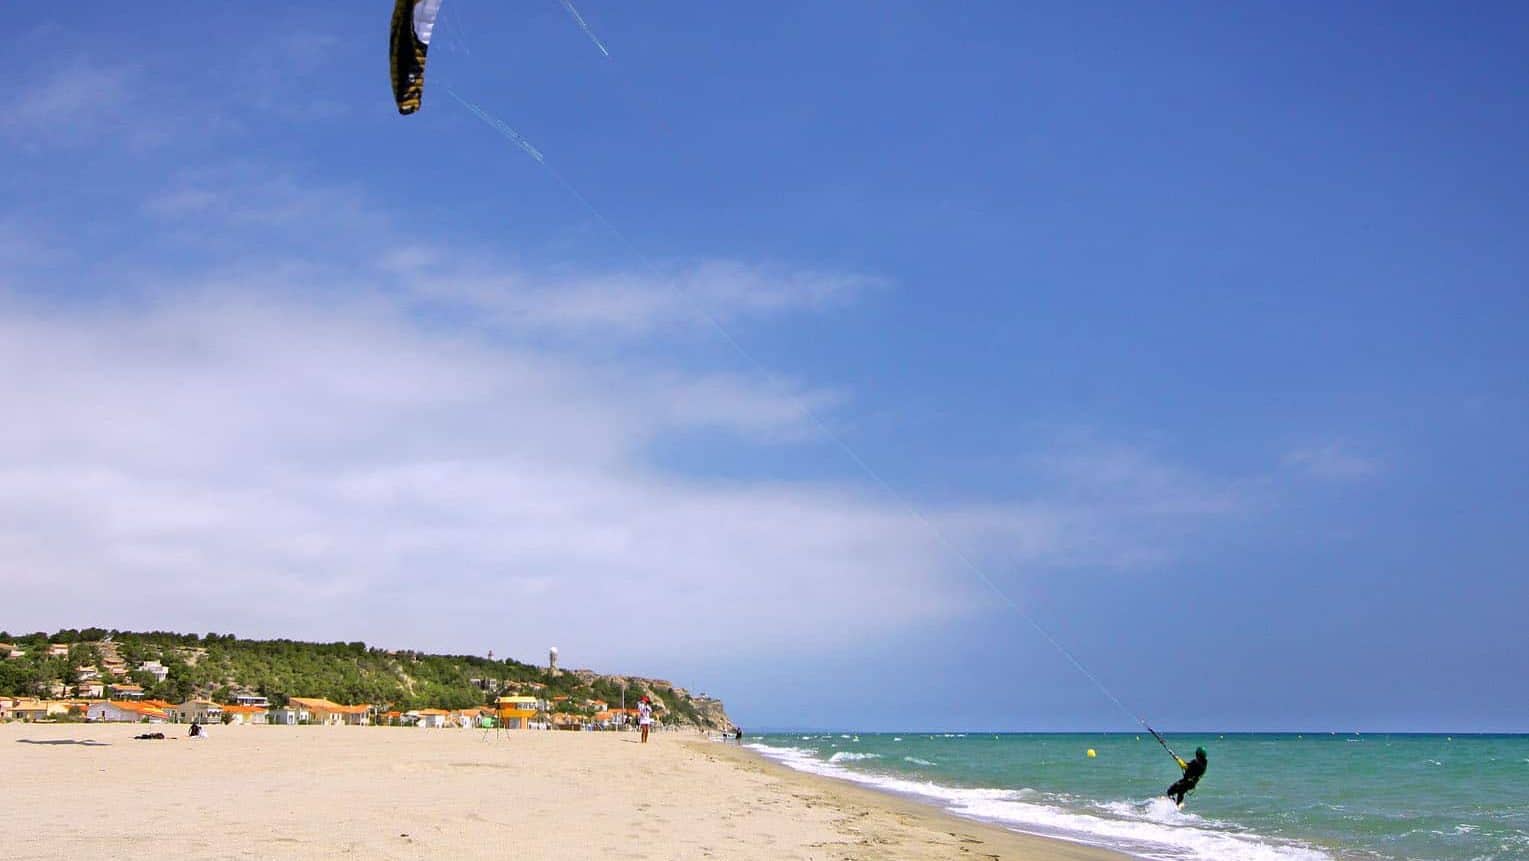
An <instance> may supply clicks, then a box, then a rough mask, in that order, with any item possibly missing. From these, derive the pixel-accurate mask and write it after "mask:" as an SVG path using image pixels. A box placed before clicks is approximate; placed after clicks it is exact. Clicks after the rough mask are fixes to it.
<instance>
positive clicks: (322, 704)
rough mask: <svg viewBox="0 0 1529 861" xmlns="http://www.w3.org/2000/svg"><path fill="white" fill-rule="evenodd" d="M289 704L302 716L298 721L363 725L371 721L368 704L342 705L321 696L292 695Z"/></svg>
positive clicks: (370, 708)
mask: <svg viewBox="0 0 1529 861" xmlns="http://www.w3.org/2000/svg"><path fill="white" fill-rule="evenodd" d="M287 704H288V705H289V706H295V707H296V708H298V709H299V710H300V711H301V712H302V713H303V716H302V717H300V718H299V719H298V722H299V723H323V724H332V725H339V724H346V725H348V726H365V725H367V724H369V723H371V718H370V715H371V711H372V707H371V706H369V705H354V706H344V705H340V704H339V703H337V702H332V701H330V700H327V699H324V698H322V697H292V698H291V699H290V700H288V702H287Z"/></svg>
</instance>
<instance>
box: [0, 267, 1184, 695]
mask: <svg viewBox="0 0 1529 861" xmlns="http://www.w3.org/2000/svg"><path fill="white" fill-rule="evenodd" d="M278 286H279V285H278ZM0 368H4V369H5V371H4V372H3V374H0V402H4V403H5V404H6V405H7V412H8V413H9V414H10V415H11V416H13V417H18V418H23V417H24V420H10V421H5V422H3V423H0V564H3V565H4V569H5V572H6V574H5V576H6V581H7V602H6V603H7V616H8V618H11V619H14V620H16V623H17V624H18V625H19V626H21V627H27V626H31V627H39V626H40V627H48V626H49V625H57V626H65V625H70V626H77V625H81V624H96V623H101V624H108V625H112V626H121V627H154V628H185V629H198V630H200V629H215V630H237V631H240V632H245V633H251V634H269V635H283V636H307V637H316V638H323V639H332V638H345V639H351V638H356V637H362V638H366V639H369V640H372V641H382V642H388V643H394V644H398V645H416V646H420V645H424V646H433V647H436V648H453V649H472V650H475V651H482V650H483V649H486V648H489V647H492V648H495V649H496V650H498V651H500V652H502V653H518V654H535V653H536V652H537V651H539V650H540V649H541V648H542V647H544V646H545V644H546V643H548V642H554V641H555V642H558V643H560V644H562V645H564V646H565V647H566V648H570V649H573V650H575V651H576V652H577V653H579V654H581V655H585V656H588V657H587V661H588V662H590V663H597V664H603V665H612V666H614V665H618V664H621V663H623V662H630V661H632V660H636V659H641V658H646V659H647V660H650V661H657V660H659V656H663V655H671V656H672V655H674V654H675V650H687V649H696V648H703V647H705V646H706V645H707V644H715V643H719V642H726V643H728V644H729V648H730V649H733V650H737V649H750V650H752V649H772V650H782V649H786V650H789V649H809V648H816V647H824V646H833V645H835V644H843V643H846V642H849V641H853V640H856V639H860V638H865V637H876V636H886V635H889V634H891V633H892V632H894V631H896V630H897V629H899V628H901V627H903V626H906V625H910V624H919V623H923V622H928V621H931V620H934V619H938V618H943V617H946V616H949V615H950V614H953V613H961V612H966V611H969V610H970V609H971V608H973V607H975V606H979V605H985V604H987V603H988V602H989V599H988V598H987V597H986V596H985V595H984V594H982V593H981V591H980V588H979V586H978V584H977V582H976V580H975V579H974V578H972V577H971V576H970V574H969V572H967V571H965V570H963V569H962V567H961V565H960V564H959V563H958V562H957V560H956V559H954V558H953V557H952V555H951V554H950V553H949V551H948V549H947V548H944V547H942V546H940V542H939V541H938V540H936V538H935V537H934V535H933V534H932V533H931V532H930V531H929V530H928V529H926V528H925V527H924V526H923V524H922V523H921V522H920V520H919V518H918V517H917V516H914V515H912V514H910V513H907V512H906V511H904V510H903V509H902V508H901V506H900V505H898V504H897V503H896V502H895V501H893V500H887V499H884V498H883V497H881V496H880V495H879V494H877V493H874V492H870V491H861V490H856V489H855V488H853V487H846V486H833V485H827V484H822V483H814V482H806V483H800V482H799V483H780V482H749V483H741V482H724V481H719V480H710V479H706V478H704V477H696V476H682V475H676V474H671V473H665V472H662V471H660V470H657V469H656V468H654V467H653V466H652V465H651V463H650V462H649V461H648V460H647V458H646V456H645V452H646V450H647V449H648V447H649V446H650V445H651V444H652V443H653V442H654V441H655V440H658V439H661V438H663V437H664V436H665V435H666V434H668V433H670V432H673V431H675V430H687V429H693V428H697V427H716V428H721V429H723V430H725V431H728V432H730V433H733V434H736V435H738V436H740V437H742V438H746V439H753V440H756V441H758V442H759V443H761V444H771V443H772V442H774V441H779V440H782V439H797V440H801V439H807V438H811V437H812V435H813V430H812V423H811V420H810V417H809V409H814V408H817V407H819V406H820V405H821V404H822V403H823V402H824V401H823V396H822V395H820V394H817V393H814V392H812V391H810V390H805V389H800V388H796V389H793V388H780V387H772V386H765V385H761V384H758V383H754V382H751V381H750V380H748V379H744V378H738V377H732V376H726V375H719V374H715V373H711V372H706V371H685V370H682V369H676V368H665V367H653V366H647V365H643V364H626V365H623V366H621V367H619V368H615V369H613V368H611V367H610V366H609V365H607V364H603V363H599V362H586V361H583V360H581V359H579V358H578V356H577V355H576V354H564V353H558V352H552V351H547V350H545V349H529V348H526V347H523V346H517V345H516V344H515V343H514V342H510V341H504V340H503V339H498V338H495V337H490V336H474V335H467V334H463V333H462V332H461V331H458V330H443V329H439V328H432V327H428V326H425V325H422V324H420V323H418V322H416V321H415V320H414V319H412V318H411V317H410V316H409V315H408V314H407V313H406V310H405V309H404V308H403V307H402V306H400V305H398V304H395V303H392V302H388V301H384V300H380V299H377V298H376V297H375V296H374V297H371V298H352V299H350V300H344V301H338V302H337V301H335V300H333V299H332V298H330V299H324V300H322V301H320V300H312V301H310V300H304V299H301V298H296V297H294V296H293V294H292V293H291V292H290V291H285V290H281V289H276V288H274V287H273V289H270V290H267V291H264V292H263V293H258V294H257V293H247V292H237V291H236V292H228V291H227V290H219V291H215V292H213V293H210V294H209V293H199V292H185V291H183V292H176V293H172V294H168V296H167V298H164V299H161V300H160V301H158V302H157V303H154V304H145V305H139V306H135V307H133V308H131V309H129V310H120V309H119V310H112V311H97V312H87V311H81V310H79V309H78V308H72V309H70V310H64V311H52V312H44V311H38V310H34V309H27V308H20V307H17V306H16V305H15V304H14V303H13V304H11V305H9V306H5V305H0ZM1067 463H1069V464H1071V466H1069V467H1068V468H1069V469H1072V468H1074V467H1076V465H1077V461H1076V459H1074V460H1069V461H1067ZM1141 464H1143V465H1140V466H1139V468H1137V469H1136V470H1135V472H1136V473H1137V474H1146V475H1148V476H1153V470H1154V469H1160V468H1158V467H1154V466H1151V465H1149V464H1146V462H1145V461H1142V462H1141ZM1118 469H1119V467H1110V468H1109V470H1106V472H1109V471H1111V470H1115V471H1118ZM1133 480H1135V479H1133ZM1165 481H1166V480H1165V479H1163V478H1162V476H1161V475H1157V476H1155V477H1150V478H1149V479H1148V480H1147V482H1146V485H1145V486H1150V487H1154V488H1158V489H1162V488H1165V487H1166V486H1167V485H1166V484H1165ZM1181 514H1182V512H1180V513H1170V514H1164V513H1162V512H1157V513H1155V514H1153V515H1152V516H1157V517H1175V516H1180V515H1181ZM1141 516H1142V515H1141V512H1139V511H1134V510H1127V509H1123V508H1118V507H1115V508H1112V507H1111V506H1110V505H1105V504H1100V503H1099V502H1098V501H1090V500H1085V499H1040V500H1036V501H1031V502H1026V503H1023V504H1018V505H1002V506H1000V505H983V504H972V505H954V506H944V507H941V508H938V509H934V510H932V511H930V512H929V517H930V518H931V520H932V521H933V522H934V523H935V524H936V528H938V529H939V530H941V531H942V532H944V533H945V534H946V535H947V536H949V538H950V539H951V541H952V542H953V543H954V544H956V545H958V546H961V547H962V548H963V549H964V550H966V551H967V552H970V553H971V554H972V555H974V556H977V557H979V558H983V557H986V558H1002V559H1005V560H1009V559H1017V560H1019V561H1020V562H1024V563H1035V564H1044V565H1048V566H1051V565H1067V564H1115V563H1119V562H1122V561H1126V562H1132V561H1140V560H1139V559H1138V558H1137V557H1134V556H1132V552H1133V544H1134V543H1135V542H1138V541H1148V540H1150V538H1151V536H1146V535H1144V534H1141V530H1135V531H1132V530H1131V529H1124V530H1123V532H1122V525H1123V524H1125V525H1129V524H1130V523H1134V522H1136V521H1135V520H1133V519H1132V518H1139V517H1141ZM1112 529H1113V530H1114V531H1113V532H1112ZM1136 549H1138V550H1139V548H1136ZM1007 576H1009V574H1008V572H1007V571H1006V572H1005V578H1000V579H1006V577H1007ZM23 620H25V622H26V623H25V624H20V623H21V622H22V621H23ZM660 665H661V664H660Z"/></svg>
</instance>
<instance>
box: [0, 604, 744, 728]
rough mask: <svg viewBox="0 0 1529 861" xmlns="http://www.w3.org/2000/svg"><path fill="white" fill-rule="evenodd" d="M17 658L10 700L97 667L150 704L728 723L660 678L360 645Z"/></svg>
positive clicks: (143, 642) (8, 661)
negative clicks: (504, 698) (325, 704)
mask: <svg viewBox="0 0 1529 861" xmlns="http://www.w3.org/2000/svg"><path fill="white" fill-rule="evenodd" d="M50 646H63V647H67V654H61V655H56V656H54V655H50V654H49V651H50V648H49V647H50ZM17 651H19V652H20V655H19V656H13V655H8V654H0V696H7V695H8V696H43V697H47V696H55V697H63V696H74V695H77V694H79V692H80V684H81V677H82V676H85V677H89V676H90V674H91V673H90V670H92V669H94V670H95V671H96V672H97V673H98V674H99V676H100V678H101V679H103V680H105V681H107V682H110V681H113V680H116V681H121V682H131V683H133V684H137V685H141V686H142V687H143V688H144V695H145V696H146V697H147V698H150V699H162V700H167V701H169V702H176V703H178V702H184V701H185V700H187V699H190V698H192V697H207V698H210V699H213V700H216V701H218V702H229V701H231V700H232V698H233V697H234V695H235V694H237V693H243V692H251V693H258V694H261V695H264V696H266V697H268V698H269V699H270V700H271V702H272V704H274V705H280V704H284V703H285V702H286V700H287V699H288V698H289V697H325V698H328V699H331V700H334V701H335V702H340V703H368V704H373V705H378V706H383V707H386V708H396V709H402V710H407V709H414V708H446V709H452V708H468V707H472V706H478V705H484V704H485V703H488V702H491V701H492V700H493V698H494V697H495V696H497V695H498V694H499V693H501V692H507V691H525V692H530V691H533V690H534V691H535V692H536V693H537V694H538V695H541V696H544V697H545V698H547V699H549V700H551V699H552V698H554V697H557V696H567V697H568V700H567V701H566V703H564V704H561V705H559V706H557V707H556V710H558V711H567V712H572V713H590V712H592V711H593V709H590V708H589V707H587V706H586V705H584V703H585V701H586V700H592V699H600V700H605V701H606V702H607V703H609V704H610V705H611V706H612V707H615V706H617V705H619V704H620V703H621V701H622V698H623V690H624V692H625V699H626V703H627V704H628V705H633V704H635V702H636V700H637V698H638V697H640V696H642V695H643V694H648V695H650V696H652V697H653V698H654V699H655V701H656V702H658V703H659V704H660V705H661V706H662V708H663V711H664V712H665V713H666V715H665V717H666V720H667V721H668V722H670V723H681V724H692V725H695V726H702V727H714V728H722V727H725V726H727V725H728V723H729V722H728V720H727V716H726V714H725V713H723V711H722V706H721V703H720V702H718V701H716V700H712V699H708V698H705V697H696V696H692V695H690V694H689V693H688V692H687V691H685V690H684V689H682V688H677V687H675V686H673V685H672V684H670V683H668V682H664V681H660V680H656V679H645V678H638V677H626V676H614V675H603V674H598V673H593V672H589V671H582V670H578V671H572V672H566V671H563V672H558V673H556V674H553V673H550V672H549V671H548V670H547V669H546V668H545V667H537V666H533V665H531V664H526V663H522V662H520V661H516V660H489V659H488V658H484V657H478V656H473V655H431V654H425V653H422V652H413V651H391V650H386V649H378V648H373V647H368V646H367V645H366V644H365V643H360V642H356V643H302V642H297V641H293V640H244V639H240V638H238V637H236V636H234V635H232V634H212V633H209V634H202V635H198V634H176V633H169V632H164V631H151V632H136V631H108V630H105V629H101V628H87V629H84V630H72V629H66V630H62V631H58V632H55V633H53V634H45V633H35V634H26V635H17V636H13V635H11V634H9V633H7V632H4V631H0V653H13V652H17ZM56 651H63V649H57V650H56ZM156 661H157V662H159V663H160V664H162V665H163V666H164V667H165V668H166V669H167V670H168V674H167V675H166V676H165V678H164V679H163V681H161V680H159V679H157V678H155V676H154V675H153V674H152V673H150V672H147V671H146V670H144V669H141V668H142V667H143V666H144V665H145V663H146V662H156ZM537 686H544V687H537Z"/></svg>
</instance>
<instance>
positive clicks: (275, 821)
mask: <svg viewBox="0 0 1529 861" xmlns="http://www.w3.org/2000/svg"><path fill="white" fill-rule="evenodd" d="M186 730H187V728H186V727H185V726H181V725H148V724H19V723H13V724H4V725H0V770H3V771H4V773H6V774H7V775H10V777H11V786H12V787H13V790H14V794H13V800H12V802H11V803H10V804H9V805H8V809H7V811H6V816H5V817H4V818H3V819H0V844H3V845H5V846H6V848H7V854H8V856H9V857H11V858H18V859H32V858H37V859H42V858H50V859H51V858H56V857H59V856H60V855H75V854H78V853H81V852H90V851H92V850H106V851H114V850H116V849H120V848H121V847H123V846H134V847H140V848H143V847H152V848H153V850H154V851H155V852H157V853H165V852H169V853H173V854H175V855H177V856H179V857H186V858H250V859H255V858H273V857H279V858H331V857H337V856H349V855H354V856H358V857H362V856H364V857H371V858H398V859H412V858H435V857H447V856H450V857H453V858H489V857H495V858H499V857H505V855H507V854H512V855H516V856H518V857H524V858H616V857H620V858H624V859H630V858H637V859H691V858H697V859H699V858H717V859H745V861H746V859H760V861H764V859H772V861H773V859H824V861H832V859H896V860H897V861H901V859H907V861H915V859H946V858H949V859H975V858H987V859H992V858H999V859H1006V861H1014V859H1018V861H1108V859H1117V861H1118V859H1121V858H1124V857H1125V856H1122V855H1118V854H1115V853H1112V852H1109V851H1107V850H1103V849H1095V848H1093V847H1088V846H1083V845H1079V844H1074V843H1069V842H1066V841H1061V840H1054V839H1050V838H1046V837H1038V836H1032V835H1027V834H1021V833H1018V832H1013V831H1009V830H1007V829H1004V828H1001V827H999V826H994V825H988V824H986V823H982V822H978V821H975V820H969V819H964V818H961V817H958V816H955V815H953V814H951V813H948V812H946V811H943V810H940V809H939V808H937V807H933V806H930V805H926V804H922V803H918V802H915V801H912V800H907V799H902V798H899V797H897V796H894V795H891V794H888V793H884V792H876V791H873V790H870V789H867V788H864V787H859V786H855V785H853V784H848V783H845V782H842V781H838V780H834V779H832V778H827V777H821V776H817V775H810V774H804V773H800V772H796V771H793V770H791V769H789V768H786V767H785V766H780V765H777V764H775V763H771V762H769V761H768V760H766V759H765V758H763V757H760V756H758V755H756V754H754V753H753V752H752V751H748V750H745V749H740V748H739V747H737V746H734V745H729V744H724V743H719V742H712V741H708V740H706V739H704V738H702V737H699V736H696V735H692V734H689V733H659V734H656V735H655V736H654V740H653V742H652V743H650V744H648V745H641V744H639V743H638V741H637V737H636V735H635V734H629V733H559V732H536V731H519V732H504V733H495V732H492V731H490V732H488V733H485V732H483V731H481V730H461V729H414V728H388V727H275V726H270V727H267V726H215V727H212V728H211V730H210V731H209V734H208V738H206V739H205V740H193V739H190V738H187V737H186ZM145 732H163V733H165V735H166V736H167V738H166V739H164V740H160V741H137V740H134V738H133V736H135V735H138V734H140V733H145Z"/></svg>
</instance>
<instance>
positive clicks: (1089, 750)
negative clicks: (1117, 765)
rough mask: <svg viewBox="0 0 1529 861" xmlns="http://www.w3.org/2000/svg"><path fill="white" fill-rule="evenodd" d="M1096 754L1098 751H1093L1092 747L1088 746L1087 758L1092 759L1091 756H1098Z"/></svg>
mask: <svg viewBox="0 0 1529 861" xmlns="http://www.w3.org/2000/svg"><path fill="white" fill-rule="evenodd" d="M1098 755H1099V754H1098V753H1095V752H1094V749H1093V748H1089V749H1088V758H1089V759H1093V758H1094V757H1096V756H1098Z"/></svg>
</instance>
